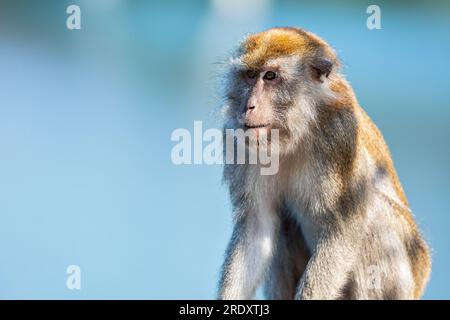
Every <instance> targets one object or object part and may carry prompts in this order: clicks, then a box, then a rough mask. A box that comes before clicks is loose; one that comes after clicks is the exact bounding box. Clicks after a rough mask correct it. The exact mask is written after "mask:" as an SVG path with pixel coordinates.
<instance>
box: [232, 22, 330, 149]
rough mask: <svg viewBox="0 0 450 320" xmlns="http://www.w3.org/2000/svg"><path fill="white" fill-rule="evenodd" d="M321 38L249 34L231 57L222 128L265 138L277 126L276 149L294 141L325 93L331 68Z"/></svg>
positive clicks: (283, 31) (277, 31) (286, 31)
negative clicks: (225, 120)
mask: <svg viewBox="0 0 450 320" xmlns="http://www.w3.org/2000/svg"><path fill="white" fill-rule="evenodd" d="M319 40H320V39H319ZM319 40H318V39H315V38H311V37H310V36H309V34H303V33H299V31H298V30H297V29H272V30H270V31H268V32H263V33H261V34H256V35H253V36H250V37H248V38H247V39H246V41H245V42H244V43H243V45H242V46H241V47H240V48H239V51H238V54H237V57H236V58H234V59H232V60H231V67H230V70H229V74H228V78H227V80H228V83H227V86H226V92H225V95H226V99H227V105H228V106H227V107H228V110H227V117H228V119H227V120H228V121H227V125H226V126H227V127H228V128H233V129H237V128H239V129H243V130H245V131H246V132H250V133H253V134H254V136H260V135H263V134H264V135H265V136H267V137H270V130H273V129H277V130H278V133H279V141H280V151H283V150H287V149H289V148H290V147H293V146H295V145H297V144H298V143H299V142H300V141H301V140H302V138H303V137H304V136H305V135H306V134H307V133H308V131H309V128H310V125H311V123H313V122H314V119H315V115H316V113H317V111H316V105H317V104H318V103H319V101H320V100H321V99H323V97H324V96H325V95H326V94H324V88H323V82H324V79H323V77H328V75H329V74H330V72H331V69H332V62H331V61H330V59H328V58H327V57H326V55H325V54H324V50H323V48H322V46H323V45H324V44H323V43H321V42H319Z"/></svg>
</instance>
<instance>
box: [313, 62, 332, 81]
mask: <svg viewBox="0 0 450 320" xmlns="http://www.w3.org/2000/svg"><path fill="white" fill-rule="evenodd" d="M311 69H312V73H313V77H314V78H315V79H316V80H317V81H320V82H323V80H322V76H323V75H324V76H325V77H327V78H328V76H329V75H330V73H331V70H332V69H333V62H331V61H330V60H328V59H325V58H318V59H316V60H314V62H313V63H312V64H311Z"/></svg>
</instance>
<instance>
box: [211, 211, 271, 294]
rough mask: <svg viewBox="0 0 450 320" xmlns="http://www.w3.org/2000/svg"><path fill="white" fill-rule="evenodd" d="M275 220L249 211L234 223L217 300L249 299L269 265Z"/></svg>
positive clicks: (260, 212)
mask: <svg viewBox="0 0 450 320" xmlns="http://www.w3.org/2000/svg"><path fill="white" fill-rule="evenodd" d="M277 226H278V217H277V216H276V215H275V214H274V212H272V211H267V210H262V211H258V212H257V211H251V212H247V213H246V214H245V215H241V216H240V217H239V218H238V219H237V222H236V223H235V226H234V230H233V235H232V238H231V240H230V243H229V245H228V249H227V252H226V259H225V262H224V265H223V267H222V276H221V280H220V284H219V299H226V300H229V299H251V298H252V297H253V296H254V294H255V290H256V288H257V286H258V285H259V283H260V282H261V280H262V278H263V275H264V273H265V271H266V269H267V267H268V265H269V263H270V260H271V257H272V251H273V247H274V246H275V243H274V242H275V241H274V240H275V238H276V237H275V232H276V229H277Z"/></svg>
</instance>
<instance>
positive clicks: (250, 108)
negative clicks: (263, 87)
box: [247, 105, 256, 110]
mask: <svg viewBox="0 0 450 320" xmlns="http://www.w3.org/2000/svg"><path fill="white" fill-rule="evenodd" d="M255 108H256V107H255V106H254V105H249V106H248V107H247V110H253V109H255Z"/></svg>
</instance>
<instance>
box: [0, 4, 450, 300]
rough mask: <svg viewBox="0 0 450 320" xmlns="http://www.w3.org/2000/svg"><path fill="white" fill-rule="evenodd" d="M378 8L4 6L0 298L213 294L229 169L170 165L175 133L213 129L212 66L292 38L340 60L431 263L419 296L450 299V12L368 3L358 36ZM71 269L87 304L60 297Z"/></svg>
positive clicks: (226, 216) (225, 226)
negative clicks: (256, 41) (325, 48)
mask: <svg viewBox="0 0 450 320" xmlns="http://www.w3.org/2000/svg"><path fill="white" fill-rule="evenodd" d="M70 4H77V5H79V6H80V7H81V13H82V15H81V26H82V29H81V30H68V29H67V28H66V19H67V16H68V15H67V14H66V8H67V6H68V5H70ZM370 4H373V3H372V2H368V1H340V2H339V4H337V3H335V2H331V1H314V2H312V1H311V2H302V1H271V0H246V1H242V0H214V1H182V0H179V1H162V0H161V1H155V0H154V1H143V0H142V1H138V0H134V1H125V0H95V1H93V0H86V1H56V0H55V1H5V0H2V1H1V2H0V298H3V299H9V298H27V299H28V298H29V299H34V298H42V299H47V298H56V299H90V298H105V299H109V298H125V299H129V298H130V299H131V298H136V299H145V298H148V299H170V298H174V299H183V298H191V299H208V298H215V291H216V285H217V279H218V274H219V268H220V265H221V263H222V258H223V252H224V250H225V247H226V244H227V241H228V239H229V236H230V233H231V213H230V204H229V200H228V197H227V193H226V190H225V188H224V187H223V186H222V185H221V167H220V166H217V165H213V166H208V165H191V166H188V165H185V166H175V165H174V164H172V162H171V158H170V152H171V149H172V147H173V146H174V144H175V143H174V142H172V141H171V140H170V135H171V133H172V131H173V130H174V129H176V128H187V129H189V130H192V129H193V121H194V120H203V121H204V125H203V126H204V128H208V127H218V126H219V125H220V121H218V120H216V119H215V112H214V110H216V109H217V108H218V107H220V100H219V99H218V97H217V80H216V79H217V75H218V73H219V71H220V70H219V69H220V68H219V67H218V65H217V64H216V63H215V62H217V61H222V60H223V59H225V58H226V57H227V56H228V54H229V52H230V50H231V48H232V47H233V46H234V45H235V44H236V43H237V41H239V40H240V39H242V37H243V35H244V34H245V33H248V32H255V31H260V30H263V29H266V28H269V27H273V26H285V25H289V26H300V27H304V28H306V29H308V30H311V31H313V32H315V33H317V34H318V35H320V36H321V37H323V38H324V39H326V40H327V41H329V42H330V44H331V45H332V46H334V47H335V48H336V49H337V51H338V54H339V55H340V57H341V59H342V61H343V65H344V70H343V71H344V73H345V74H346V75H347V78H348V80H349V81H350V83H351V84H352V85H353V87H354V89H355V91H356V94H357V96H358V98H359V101H360V103H361V105H362V106H363V107H364V108H365V109H366V111H367V112H368V113H369V115H370V116H371V117H372V118H373V119H374V121H375V122H376V124H377V125H378V126H379V128H380V129H381V131H382V132H383V133H384V136H385V138H386V140H387V142H388V144H389V146H390V148H391V151H392V154H393V158H394V161H395V163H396V167H397V170H398V173H399V176H400V179H401V181H402V183H403V186H404V188H405V190H406V193H407V195H408V198H409V200H410V203H411V207H412V209H413V211H414V213H415V216H416V219H417V220H418V222H419V224H420V226H421V229H422V230H423V233H424V235H425V237H426V239H427V240H428V241H429V243H430V245H431V247H432V249H433V271H432V275H431V281H430V283H429V286H428V289H427V292H426V294H425V298H429V299H446V298H450V276H449V274H448V270H449V265H450V250H449V245H450V195H449V181H450V171H449V168H450V143H449V138H450V126H449V124H450V104H449V102H450V98H449V97H450V94H449V93H450V81H449V80H448V76H449V75H450V63H449V60H450V41H449V40H450V6H449V4H448V3H446V2H445V1H442V2H441V1H437V2H434V3H430V2H425V1H409V2H392V1H390V2H388V1H378V2H377V3H376V4H378V5H379V6H380V7H381V14H382V16H381V18H382V22H381V23H382V29H381V30H368V29H367V27H366V19H367V17H368V14H367V13H366V9H367V7H368V5H370ZM72 264H75V265H79V266H80V268H81V290H68V289H67V287H66V279H67V274H66V268H67V266H69V265H72Z"/></svg>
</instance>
